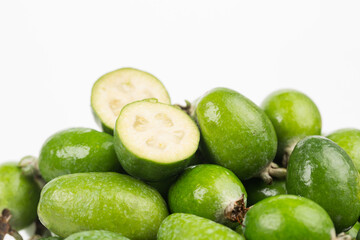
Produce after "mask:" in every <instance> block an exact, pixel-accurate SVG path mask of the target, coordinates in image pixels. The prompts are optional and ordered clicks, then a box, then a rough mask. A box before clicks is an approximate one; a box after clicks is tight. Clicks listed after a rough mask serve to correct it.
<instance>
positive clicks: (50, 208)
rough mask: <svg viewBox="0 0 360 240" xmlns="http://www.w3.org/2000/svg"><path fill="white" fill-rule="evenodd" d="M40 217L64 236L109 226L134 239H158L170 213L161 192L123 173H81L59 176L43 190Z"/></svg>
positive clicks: (112, 230)
mask: <svg viewBox="0 0 360 240" xmlns="http://www.w3.org/2000/svg"><path fill="white" fill-rule="evenodd" d="M38 214H39V218H40V221H41V222H42V224H44V226H45V227H47V228H48V229H49V230H50V231H52V232H54V233H55V234H57V235H59V236H61V237H67V236H69V235H71V234H73V233H76V232H80V231H86V230H108V231H111V232H116V233H120V234H122V235H124V236H126V237H128V238H130V239H133V240H137V239H139V240H140V239H155V237H156V233H157V230H158V228H159V226H160V223H161V221H162V220H163V219H164V218H165V217H166V216H167V215H168V211H167V207H166V203H165V201H164V200H163V198H162V197H161V196H160V194H159V193H158V192H157V191H156V190H154V189H153V188H151V187H149V186H147V185H146V184H145V183H143V182H141V181H139V180H136V179H134V178H132V177H130V176H128V175H123V174H119V173H77V174H70V175H64V176H61V177H58V178H56V179H54V180H52V181H51V182H49V183H48V184H47V185H45V187H44V188H43V190H42V192H41V198H40V202H39V206H38Z"/></svg>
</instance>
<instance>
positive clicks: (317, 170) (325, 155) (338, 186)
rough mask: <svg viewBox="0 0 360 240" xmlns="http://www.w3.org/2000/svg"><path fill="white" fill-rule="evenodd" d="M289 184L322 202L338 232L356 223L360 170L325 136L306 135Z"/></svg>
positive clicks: (294, 159)
mask: <svg viewBox="0 0 360 240" xmlns="http://www.w3.org/2000/svg"><path fill="white" fill-rule="evenodd" d="M286 188H287V191H288V193H289V194H295V195H299V196H303V197H306V198H309V199H311V200H313V201H314V202H316V203H318V204H319V205H320V206H322V207H323V208H324V209H325V210H326V211H327V212H328V214H329V215H330V217H331V219H332V220H333V222H334V225H335V228H336V231H337V232H342V231H346V230H347V229H348V228H349V227H351V226H353V225H354V224H355V222H356V221H357V219H358V217H359V215H360V177H359V173H358V171H357V169H356V168H355V166H354V164H353V162H352V161H351V159H350V157H349V156H348V155H347V154H346V152H345V151H344V150H343V149H342V148H341V147H339V146H338V145H337V144H336V143H334V142H333V141H331V140H329V139H327V138H325V137H321V136H310V137H306V138H304V139H303V140H301V141H300V142H299V143H298V144H297V145H296V147H295V149H294V151H293V152H292V154H291V156H290V161H289V165H288V173H287V180H286Z"/></svg>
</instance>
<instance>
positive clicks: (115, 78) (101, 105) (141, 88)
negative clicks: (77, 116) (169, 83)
mask: <svg viewBox="0 0 360 240" xmlns="http://www.w3.org/2000/svg"><path fill="white" fill-rule="evenodd" d="M147 98H156V99H158V100H159V102H162V103H167V104H170V97H169V94H168V92H167V91H166V89H165V87H164V85H163V84H162V83H161V82H160V81H159V80H158V79H157V78H156V77H154V76H153V75H151V74H150V73H147V72H144V71H141V70H138V69H134V68H121V69H118V70H115V71H112V72H110V73H107V74H105V75H103V76H102V77H100V78H99V79H98V80H97V81H96V82H95V84H94V86H93V88H92V91H91V108H92V110H93V113H94V116H95V120H96V122H97V123H98V124H99V125H100V126H101V127H102V129H103V130H104V131H105V132H107V133H110V134H112V132H113V130H114V126H115V122H116V119H117V117H118V116H119V113H120V111H121V109H122V108H123V107H124V106H125V105H126V104H128V103H131V102H134V101H138V100H142V99H147Z"/></svg>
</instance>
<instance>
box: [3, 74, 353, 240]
mask: <svg viewBox="0 0 360 240" xmlns="http://www.w3.org/2000/svg"><path fill="white" fill-rule="evenodd" d="M91 106H92V110H93V113H94V116H95V119H96V120H97V121H98V123H99V124H100V126H101V127H102V129H103V132H98V131H96V130H93V129H88V128H71V129H66V130H63V131H60V132H57V133H55V134H54V135H52V136H51V137H50V138H48V139H47V140H46V142H45V143H44V145H43V146H42V149H41V152H40V155H39V158H38V159H36V158H34V157H29V156H28V157H25V158H23V159H22V160H21V161H20V163H19V164H18V165H16V164H13V163H8V164H3V165H2V166H1V167H0V209H3V212H2V216H1V222H0V239H3V237H4V235H5V234H10V235H12V236H13V237H15V238H16V239H21V236H20V235H19V234H18V233H17V231H16V230H20V229H22V228H24V227H26V226H28V225H29V224H31V223H32V222H37V224H36V225H37V231H36V235H34V236H33V237H32V239H34V240H35V239H66V240H80V239H105V240H106V239H133V240H146V239H150V240H151V239H159V240H172V239H214V240H221V239H248V240H253V239H261V240H266V239H316V240H317V239H328V240H330V239H352V238H355V237H356V235H357V234H358V230H359V228H360V226H359V225H360V224H359V223H357V220H358V218H359V216H360V176H359V172H358V170H357V169H360V131H359V130H356V129H345V130H339V131H337V132H334V133H333V134H330V135H329V136H327V137H323V136H320V134H321V117H320V113H319V111H318V108H317V107H316V105H315V104H314V103H313V101H312V100H311V99H310V98H308V97H307V96H306V95H304V94H303V93H301V92H298V91H295V90H281V91H277V92H275V93H273V94H271V95H270V96H269V97H267V98H266V99H265V101H264V103H263V105H262V108H260V107H258V106H257V105H255V104H254V103H253V102H252V101H250V100H249V99H247V98H246V97H244V96H243V95H241V94H240V93H238V92H236V91H233V90H230V89H226V88H216V89H213V90H211V91H209V92H207V93H205V94H204V95H203V96H202V97H200V98H198V99H197V100H196V101H194V102H193V103H191V104H190V103H187V105H186V106H178V105H171V104H170V98H169V95H168V93H167V91H166V89H165V88H164V86H163V85H162V83H161V82H160V81H159V80H158V79H156V78H155V77H154V76H152V75H151V74H149V73H146V72H143V71H140V70H136V69H132V68H123V69H119V70H116V71H113V72H110V73H108V74H106V75H104V76H102V77H101V78H100V79H99V80H98V81H97V82H96V83H95V84H94V86H93V89H92V94H91ZM169 212H170V213H169ZM169 214H170V215H169ZM37 219H39V220H37ZM54 234H56V235H57V236H52V237H51V235H54ZM44 237H47V238H44ZM358 238H360V235H359V236H358Z"/></svg>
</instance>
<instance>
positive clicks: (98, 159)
mask: <svg viewBox="0 0 360 240" xmlns="http://www.w3.org/2000/svg"><path fill="white" fill-rule="evenodd" d="M39 170H40V173H41V175H42V177H43V178H44V180H45V181H47V182H48V181H50V180H51V179H53V178H56V177H58V176H61V175H65V174H71V173H81V172H116V171H120V170H121V166H120V163H119V161H118V159H117V157H116V153H115V150H114V143H113V137H112V136H111V135H109V134H107V133H103V132H98V131H96V130H93V129H89V128H69V129H66V130H63V131H60V132H57V133H55V134H53V135H52V136H50V137H49V138H48V139H47V140H46V142H45V143H44V145H43V146H42V148H41V152H40V156H39Z"/></svg>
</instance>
